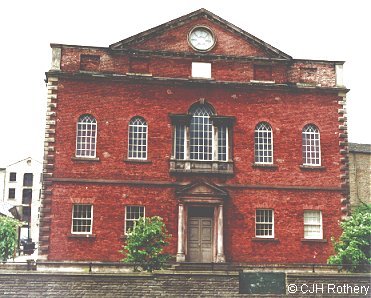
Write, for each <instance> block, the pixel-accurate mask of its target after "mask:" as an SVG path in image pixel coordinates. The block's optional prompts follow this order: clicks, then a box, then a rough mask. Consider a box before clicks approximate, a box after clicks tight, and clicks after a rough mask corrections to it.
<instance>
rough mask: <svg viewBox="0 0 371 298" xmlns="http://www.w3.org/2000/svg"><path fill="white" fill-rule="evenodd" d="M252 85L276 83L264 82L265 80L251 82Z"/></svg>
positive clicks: (271, 82)
mask: <svg viewBox="0 0 371 298" xmlns="http://www.w3.org/2000/svg"><path fill="white" fill-rule="evenodd" d="M250 83H254V84H275V83H276V82H275V81H264V80H250Z"/></svg>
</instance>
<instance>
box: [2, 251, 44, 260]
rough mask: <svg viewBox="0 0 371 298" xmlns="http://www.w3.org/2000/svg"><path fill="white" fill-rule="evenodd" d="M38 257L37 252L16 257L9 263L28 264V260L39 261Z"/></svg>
mask: <svg viewBox="0 0 371 298" xmlns="http://www.w3.org/2000/svg"><path fill="white" fill-rule="evenodd" d="M37 259H38V255H37V250H36V251H35V252H34V253H33V254H32V255H20V256H18V255H17V256H16V257H15V258H14V259H13V258H11V259H9V260H8V261H7V262H8V263H20V262H27V260H37Z"/></svg>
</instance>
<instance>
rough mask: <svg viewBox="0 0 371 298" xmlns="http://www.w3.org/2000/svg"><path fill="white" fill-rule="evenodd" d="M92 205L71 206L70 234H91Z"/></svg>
mask: <svg viewBox="0 0 371 298" xmlns="http://www.w3.org/2000/svg"><path fill="white" fill-rule="evenodd" d="M92 215H93V214H92V205H73V210H72V233H91V231H92V218H93V216H92Z"/></svg>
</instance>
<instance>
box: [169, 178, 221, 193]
mask: <svg viewBox="0 0 371 298" xmlns="http://www.w3.org/2000/svg"><path fill="white" fill-rule="evenodd" d="M176 194H177V196H179V197H203V196H207V197H227V196H228V193H227V191H226V190H224V189H223V188H221V187H219V186H217V185H215V184H212V183H210V182H206V181H196V182H192V183H190V184H188V185H186V186H183V187H182V188H180V189H179V190H178V191H177V192H176Z"/></svg>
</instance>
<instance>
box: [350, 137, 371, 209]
mask: <svg viewBox="0 0 371 298" xmlns="http://www.w3.org/2000/svg"><path fill="white" fill-rule="evenodd" d="M349 178H350V183H349V184H350V203H351V206H352V209H353V208H354V207H356V206H358V205H359V204H361V203H365V204H371V145H370V144H356V143H349Z"/></svg>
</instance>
